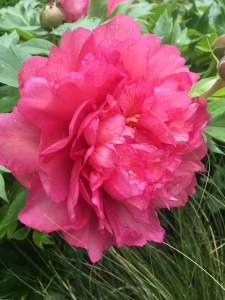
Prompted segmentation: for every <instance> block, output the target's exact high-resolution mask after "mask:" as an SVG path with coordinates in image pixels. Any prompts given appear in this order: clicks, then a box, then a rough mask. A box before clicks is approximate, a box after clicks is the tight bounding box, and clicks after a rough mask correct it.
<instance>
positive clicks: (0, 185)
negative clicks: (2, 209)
mask: <svg viewBox="0 0 225 300" xmlns="http://www.w3.org/2000/svg"><path fill="white" fill-rule="evenodd" d="M0 197H1V198H2V199H3V200H5V201H6V202H9V200H8V198H7V195H6V192H5V180H4V178H3V176H2V174H1V173H0Z"/></svg>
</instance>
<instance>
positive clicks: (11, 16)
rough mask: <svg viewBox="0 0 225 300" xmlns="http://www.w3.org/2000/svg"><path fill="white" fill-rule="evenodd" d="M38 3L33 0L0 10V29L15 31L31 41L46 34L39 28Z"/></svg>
mask: <svg viewBox="0 0 225 300" xmlns="http://www.w3.org/2000/svg"><path fill="white" fill-rule="evenodd" d="M38 5H39V2H36V1H33V0H26V1H19V3H17V4H16V5H15V7H11V6H8V7H4V8H2V9H1V10H0V14H1V18H0V29H2V30H4V31H14V30H16V31H17V32H18V34H19V35H21V36H22V37H23V38H25V39H31V38H35V37H38V36H40V35H45V34H46V33H47V32H46V31H45V30H43V29H42V28H41V26H40V20H39V12H38V10H37V6H38Z"/></svg>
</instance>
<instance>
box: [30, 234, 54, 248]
mask: <svg viewBox="0 0 225 300" xmlns="http://www.w3.org/2000/svg"><path fill="white" fill-rule="evenodd" d="M33 241H34V243H35V245H37V246H38V247H39V248H41V249H42V250H44V247H43V244H47V245H52V244H53V243H52V241H51V240H50V235H49V234H47V233H46V232H44V231H42V232H40V231H38V230H34V231H33Z"/></svg>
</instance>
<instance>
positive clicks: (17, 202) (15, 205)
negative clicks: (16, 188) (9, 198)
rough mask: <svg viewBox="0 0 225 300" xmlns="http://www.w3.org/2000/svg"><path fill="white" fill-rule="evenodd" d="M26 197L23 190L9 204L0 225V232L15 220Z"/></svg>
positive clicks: (25, 192)
mask: <svg viewBox="0 0 225 300" xmlns="http://www.w3.org/2000/svg"><path fill="white" fill-rule="evenodd" d="M26 196H27V190H23V191H22V192H21V193H20V194H19V195H18V196H17V197H16V198H15V199H14V200H13V202H12V203H11V204H10V206H9V208H8V211H7V213H6V215H5V218H4V220H3V221H2V223H1V224H0V231H1V230H2V229H3V228H5V227H7V226H8V225H10V224H11V223H14V222H15V221H16V220H17V215H18V213H19V212H20V211H21V209H22V208H23V206H24V203H25V200H26Z"/></svg>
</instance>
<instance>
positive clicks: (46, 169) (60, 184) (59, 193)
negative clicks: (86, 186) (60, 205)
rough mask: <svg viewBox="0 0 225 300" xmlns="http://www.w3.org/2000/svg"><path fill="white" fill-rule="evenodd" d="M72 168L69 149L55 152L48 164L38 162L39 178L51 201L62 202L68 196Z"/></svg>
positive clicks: (42, 161)
mask: <svg viewBox="0 0 225 300" xmlns="http://www.w3.org/2000/svg"><path fill="white" fill-rule="evenodd" d="M50 155H51V154H50ZM72 168H73V161H72V160H71V159H70V148H69V147H66V148H64V149H62V150H60V151H58V152H56V153H55V154H54V156H51V159H50V161H48V162H45V161H44V160H41V161H40V178H41V181H42V184H43V188H44V190H45V192H46V194H47V195H48V196H49V197H50V198H51V199H52V200H53V201H55V202H60V201H64V200H65V199H66V197H67V196H68V194H69V190H70V173H71V170H72Z"/></svg>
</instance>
